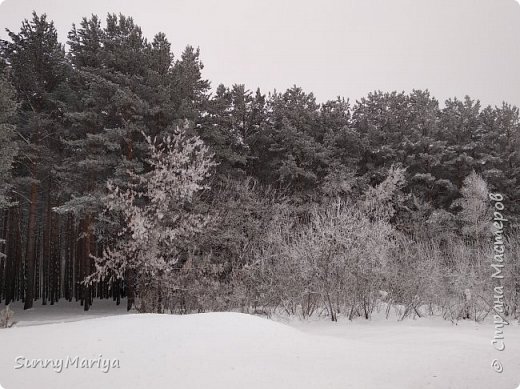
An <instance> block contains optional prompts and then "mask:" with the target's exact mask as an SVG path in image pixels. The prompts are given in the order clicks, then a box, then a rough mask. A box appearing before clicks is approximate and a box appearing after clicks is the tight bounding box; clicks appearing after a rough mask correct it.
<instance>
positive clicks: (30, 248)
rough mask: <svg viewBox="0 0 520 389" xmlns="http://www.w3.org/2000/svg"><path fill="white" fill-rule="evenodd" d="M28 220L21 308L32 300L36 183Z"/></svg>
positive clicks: (33, 184) (30, 305) (28, 305)
mask: <svg viewBox="0 0 520 389" xmlns="http://www.w3.org/2000/svg"><path fill="white" fill-rule="evenodd" d="M30 201H31V203H30V205H29V221H28V228H27V252H26V254H25V265H26V278H25V304H24V307H23V309H30V308H32V306H33V301H34V267H35V259H36V212H37V210H38V185H37V184H36V183H32V184H31V197H30Z"/></svg>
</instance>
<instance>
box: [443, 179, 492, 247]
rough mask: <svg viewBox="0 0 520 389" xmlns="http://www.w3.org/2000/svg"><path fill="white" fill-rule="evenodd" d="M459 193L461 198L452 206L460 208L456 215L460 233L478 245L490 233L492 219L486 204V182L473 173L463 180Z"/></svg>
mask: <svg viewBox="0 0 520 389" xmlns="http://www.w3.org/2000/svg"><path fill="white" fill-rule="evenodd" d="M460 192H461V194H462V197H461V198H460V199H457V200H456V201H454V203H453V205H454V206H459V207H461V208H462V210H461V211H460V212H459V214H458V216H459V219H460V221H461V222H462V233H463V234H464V235H465V236H467V237H469V238H472V239H474V240H475V241H476V242H477V243H479V242H480V241H481V239H482V238H483V237H485V236H486V235H489V233H490V222H491V219H492V217H491V214H490V212H491V211H490V208H489V202H488V195H489V189H488V186H487V184H486V181H484V179H483V178H482V177H481V176H479V175H478V174H477V173H476V172H475V171H473V172H472V173H471V174H470V175H469V176H467V177H466V178H465V179H464V185H463V187H462V189H461V190H460Z"/></svg>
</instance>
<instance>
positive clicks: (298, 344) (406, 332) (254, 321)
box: [0, 303, 520, 389]
mask: <svg viewBox="0 0 520 389" xmlns="http://www.w3.org/2000/svg"><path fill="white" fill-rule="evenodd" d="M14 309H15V310H16V311H17V316H16V318H17V320H19V322H18V324H17V325H16V326H15V327H13V328H11V329H5V330H0V386H3V387H4V388H5V389H30V388H52V389H60V388H66V389H69V388H74V389H80V388H150V389H152V388H174V389H176V388H179V389H190V388H193V389H205V388H208V389H213V388H223V389H224V388H225V389H233V388H241V389H253V388H265V389H273V388H283V389H288V388H313V389H321V388H331V389H336V388H337V389H347V388H355V389H362V388H399V389H403V388H413V389H420V388H442V389H448V388H471V389H478V388H483V389H492V388H504V389H515V388H517V387H518V385H519V384H520V327H519V326H518V325H511V326H508V327H507V328H506V329H505V342H506V350H505V351H503V352H501V353H499V352H497V351H495V350H494V349H493V347H492V345H491V339H492V337H493V331H494V328H493V326H492V325H490V324H483V325H477V324H475V323H471V322H465V323H459V325H456V326H455V325H452V324H451V323H450V322H446V321H442V320H435V319H420V320H408V321H404V322H396V321H394V320H390V321H386V320H379V319H376V320H373V321H369V322H367V321H361V320H359V321H354V322H353V323H351V322H348V321H346V320H345V321H340V322H339V323H332V322H329V321H327V320H325V319H319V320H312V321H308V322H304V321H299V320H291V321H287V322H281V321H279V320H278V321H273V320H268V319H263V318H260V317H255V316H250V315H244V314H239V313H208V314H198V315H186V316H176V315H151V314H150V315H144V314H143V315H137V314H124V306H120V308H118V309H117V310H116V311H115V312H114V306H113V305H111V304H110V305H108V304H107V303H105V304H99V303H97V304H95V305H94V306H93V309H92V311H90V312H88V313H83V312H82V311H80V309H79V308H78V307H77V305H75V304H71V305H67V304H60V305H58V306H57V307H36V308H34V309H33V310H31V311H28V312H21V311H20V310H18V309H17V307H16V306H15V307H14ZM114 313H115V315H114ZM109 315H112V316H109ZM35 324H39V325H35ZM100 355H101V357H100ZM76 356H77V357H78V361H79V362H78V363H81V360H82V359H85V360H91V363H93V364H94V363H95V362H93V361H96V360H97V361H103V360H105V361H107V362H106V363H109V364H110V363H112V367H111V368H110V369H109V370H108V372H107V373H104V372H103V371H104V370H106V368H103V367H101V368H99V367H97V366H101V365H102V364H103V362H98V363H99V364H98V365H93V366H92V367H91V368H83V369H81V368H76V367H75V365H74V364H72V365H71V366H69V367H68V368H63V370H62V371H61V373H58V372H56V371H55V370H58V369H54V368H53V367H52V366H49V367H47V368H42V367H41V365H40V366H38V367H36V368H20V369H15V366H20V364H22V363H29V362H27V361H31V362H30V363H31V364H32V363H34V361H32V359H51V360H57V361H59V360H64V361H65V362H66V361H67V359H68V358H70V359H71V360H72V361H74V358H75V357H76ZM17 357H23V358H24V359H20V358H19V359H18V360H17V359H16V358H17ZM497 357H499V358H500V360H501V362H502V364H503V366H504V372H503V373H502V374H498V373H495V372H494V371H493V370H492V369H491V366H490V364H491V361H492V359H494V358H497ZM114 359H117V360H118V361H119V362H118V363H116V362H114V361H112V360H114ZM57 363H59V362H57ZM117 365H119V367H117ZM55 366H57V365H55ZM105 367H106V365H105Z"/></svg>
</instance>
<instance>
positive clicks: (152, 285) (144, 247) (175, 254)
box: [86, 129, 215, 312]
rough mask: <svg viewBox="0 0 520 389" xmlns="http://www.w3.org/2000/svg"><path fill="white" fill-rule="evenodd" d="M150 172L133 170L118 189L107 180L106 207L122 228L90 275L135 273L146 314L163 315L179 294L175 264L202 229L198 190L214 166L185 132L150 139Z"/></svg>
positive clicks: (117, 276) (119, 276) (97, 277)
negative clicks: (171, 294)
mask: <svg viewBox="0 0 520 389" xmlns="http://www.w3.org/2000/svg"><path fill="white" fill-rule="evenodd" d="M146 141H147V143H148V147H149V151H150V157H149V159H148V161H147V163H148V164H149V165H150V167H151V170H150V171H149V172H148V173H146V174H142V175H138V174H135V173H131V172H129V174H130V176H131V178H132V180H133V182H132V183H131V184H130V185H129V187H128V188H124V189H123V188H120V187H118V186H117V185H115V184H114V183H113V182H112V181H109V182H108V195H107V197H106V208H107V211H108V212H109V213H110V214H111V215H120V217H121V219H122V227H121V229H120V231H119V232H118V234H117V240H116V242H115V243H114V244H113V245H111V246H110V247H107V248H106V249H105V250H104V253H103V255H102V256H101V257H100V258H95V266H96V271H95V272H94V273H93V274H92V275H90V276H89V277H87V279H86V281H87V282H88V283H92V282H95V281H100V280H101V279H110V280H115V279H122V278H123V277H124V275H125V273H126V272H127V271H128V270H132V271H133V272H135V275H136V288H137V293H138V295H139V297H140V298H141V302H142V303H143V304H145V307H141V308H142V309H143V310H145V311H159V312H160V311H162V310H163V308H162V307H163V298H164V297H166V296H167V294H168V293H169V291H172V290H175V265H176V264H177V263H178V262H179V261H181V260H185V259H186V258H187V256H188V255H189V254H190V252H192V251H193V249H194V245H193V239H194V238H195V237H196V236H197V235H198V234H200V233H201V232H203V231H204V229H205V227H206V225H207V224H208V222H209V218H208V216H207V215H205V214H202V213H198V212H196V211H195V210H194V207H193V206H192V205H193V202H194V198H195V196H196V195H197V193H198V192H200V191H202V190H203V189H206V188H207V186H206V184H205V181H206V179H207V178H208V177H209V176H210V173H211V170H212V168H213V167H214V166H215V163H214V162H213V159H212V155H211V154H210V152H209V150H208V147H207V146H206V145H204V143H203V142H202V140H201V139H200V138H199V137H190V136H188V135H187V134H186V131H185V130H184V129H182V130H179V129H177V131H176V132H175V133H174V134H173V135H169V136H167V137H166V138H164V139H163V141H162V142H161V143H158V142H157V140H156V139H151V138H150V137H146Z"/></svg>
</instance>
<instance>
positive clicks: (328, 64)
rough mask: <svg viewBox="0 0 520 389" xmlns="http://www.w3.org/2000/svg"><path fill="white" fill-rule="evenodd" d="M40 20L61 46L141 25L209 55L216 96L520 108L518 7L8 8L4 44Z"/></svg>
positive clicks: (347, 2) (221, 1)
mask: <svg viewBox="0 0 520 389" xmlns="http://www.w3.org/2000/svg"><path fill="white" fill-rule="evenodd" d="M33 9H35V10H36V11H37V12H39V13H42V12H46V13H47V14H48V15H49V17H50V18H51V19H53V20H55V22H56V25H57V27H58V30H59V32H60V37H61V39H62V40H63V41H65V40H66V32H67V31H68V30H69V29H70V25H71V24H72V22H79V21H80V19H81V17H82V16H87V15H89V14H91V13H96V14H98V15H100V16H104V15H105V14H106V13H107V12H108V11H111V12H122V13H124V14H126V15H130V16H133V17H134V19H135V21H136V22H137V23H138V24H139V25H141V26H142V28H143V30H144V32H145V34H147V35H148V36H149V37H152V36H153V35H154V34H155V33H156V32H158V31H163V32H165V33H166V34H167V36H168V39H169V40H170V41H171V42H172V44H173V47H174V51H175V53H176V54H179V53H180V51H181V50H182V48H183V47H184V46H185V45H186V44H188V43H189V44H192V45H194V46H200V48H201V54H202V60H203V62H204V64H205V66H206V67H205V69H204V76H205V77H206V78H208V79H209V80H210V81H211V82H212V84H213V86H216V85H218V84H219V83H221V82H222V83H224V84H226V85H231V84H233V83H245V84H246V86H247V87H248V88H250V89H255V88H256V87H257V86H260V87H261V89H262V91H263V92H267V91H270V90H273V89H274V88H277V89H278V90H283V89H285V88H287V87H289V86H292V85H293V84H297V85H299V86H301V87H303V88H304V89H305V90H306V91H313V92H314V93H315V95H316V96H317V97H318V99H319V100H320V101H323V100H326V99H330V98H334V97H335V96H337V95H341V96H344V97H350V98H351V99H357V98H359V97H361V96H364V95H366V94H367V93H368V92H370V91H373V90H375V89H380V90H384V91H391V90H399V91H400V90H406V91H409V90H411V89H414V88H416V89H426V88H427V89H430V91H431V92H432V94H433V95H434V96H436V97H437V98H439V99H440V100H441V101H442V100H444V99H445V98H448V97H454V96H457V97H460V98H462V97H463V96H464V95H466V94H469V95H470V96H472V97H474V98H479V99H480V100H481V101H482V102H483V103H485V104H501V102H502V101H504V100H505V101H507V102H510V103H513V104H516V105H520V6H519V5H518V4H517V3H516V1H515V0H319V1H318V0H314V1H309V0H284V1H282V0H261V1H254V0H147V1H145V2H143V1H136V0H88V1H86V0H82V1H71V0H40V1H35V0H5V1H4V2H3V4H1V5H0V28H1V30H2V31H1V32H0V37H3V38H5V36H6V34H5V33H4V31H3V30H4V27H8V28H10V29H14V30H18V28H19V25H20V22H21V20H22V19H23V18H27V17H30V14H31V11H32V10H33Z"/></svg>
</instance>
